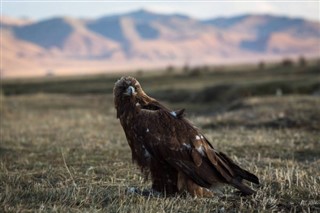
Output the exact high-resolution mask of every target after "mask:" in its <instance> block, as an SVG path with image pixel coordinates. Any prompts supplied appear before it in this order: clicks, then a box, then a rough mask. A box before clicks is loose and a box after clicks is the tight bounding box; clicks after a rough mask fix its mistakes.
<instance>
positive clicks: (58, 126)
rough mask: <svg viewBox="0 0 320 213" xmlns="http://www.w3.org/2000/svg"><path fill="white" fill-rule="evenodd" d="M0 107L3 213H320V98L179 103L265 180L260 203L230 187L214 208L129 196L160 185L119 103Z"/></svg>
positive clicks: (10, 101) (41, 101) (26, 101)
mask: <svg viewBox="0 0 320 213" xmlns="http://www.w3.org/2000/svg"><path fill="white" fill-rule="evenodd" d="M202 78H204V77H202ZM311 78H313V77H311ZM190 82H191V81H190ZM195 83H196V84H197V85H198V84H199V82H195ZM147 85H148V84H147ZM148 87H149V89H154V91H155V89H156V87H152V85H151V84H150V85H149V86H148ZM191 87H192V85H191ZM110 92H111V91H110ZM0 98H1V99H0V100H1V107H0V113H1V126H0V127H1V143H0V212H41V211H45V212H271V211H276V212H319V211H320V202H319V200H320V166H319V165H320V131H319V127H320V110H319V105H320V98H319V96H310V95H300V96H297V95H291V96H282V97H276V96H268V97H253V98H243V99H241V100H239V101H238V102H236V103H233V104H232V105H228V109H229V110H225V111H222V112H220V113H213V112H212V111H210V110H209V109H210V108H211V104H212V106H213V105H214V103H206V104H204V103H200V104H195V103H190V102H188V103H183V102H180V103H169V106H170V107H172V108H178V107H180V106H184V107H186V108H187V110H188V111H187V112H188V115H187V116H188V117H189V119H190V120H191V121H192V122H193V123H194V124H196V125H197V126H198V127H201V129H202V130H203V132H204V134H205V135H206V136H207V137H208V139H209V140H210V141H211V142H212V144H213V145H214V146H215V147H216V148H218V149H219V150H221V151H224V152H225V153H227V154H228V155H229V156H231V157H232V158H233V159H234V160H235V161H236V162H238V163H239V164H241V165H242V166H243V167H244V168H247V169H249V170H250V171H252V172H253V173H255V174H257V176H258V177H259V178H260V180H261V186H259V187H255V186H254V187H255V189H256V190H257V194H256V195H254V196H251V197H239V196H238V195H237V194H235V193H234V192H235V190H234V189H233V188H231V187H224V188H223V192H224V194H225V195H224V196H217V197H215V198H213V199H194V198H192V197H190V196H188V195H187V196H177V197H169V198H164V197H156V196H154V197H151V196H149V197H148V196H141V195H138V194H129V193H127V192H126V190H127V189H128V187H138V188H139V189H145V188H149V187H150V182H149V181H144V180H143V177H142V175H140V172H139V170H138V169H137V168H136V167H135V166H134V165H133V164H132V163H131V153H130V149H129V147H128V145H127V142H126V139H125V137H124V133H123V131H122V129H121V126H120V124H119V121H118V120H117V119H116V118H115V111H114V109H113V102H112V95H111V94H110V93H109V94H106V95H103V94H95V95H94V94H81V95H75V94H49V93H43V94H41V93H35V94H23V95H20V96H4V95H1V97H0ZM203 105H206V107H203ZM199 112H200V113H199Z"/></svg>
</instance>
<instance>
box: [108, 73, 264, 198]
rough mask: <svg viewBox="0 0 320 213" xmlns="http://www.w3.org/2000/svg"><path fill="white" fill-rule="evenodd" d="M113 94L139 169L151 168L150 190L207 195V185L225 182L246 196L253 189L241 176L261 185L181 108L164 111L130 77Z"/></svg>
mask: <svg viewBox="0 0 320 213" xmlns="http://www.w3.org/2000/svg"><path fill="white" fill-rule="evenodd" d="M129 87H130V88H129ZM128 88H129V89H130V90H128ZM126 91H127V92H126ZM128 91H129V92H128ZM126 94H130V95H129V96H127V95H126ZM114 97H115V98H114V99H115V100H114V102H115V107H116V110H117V117H118V118H119V119H120V122H121V125H122V127H123V129H124V132H125V134H126V137H127V140H128V144H129V146H130V148H131V152H132V159H133V160H134V161H135V162H137V164H138V165H139V166H140V168H141V169H142V170H150V172H151V178H152V188H153V189H154V190H157V191H160V192H164V193H166V194H167V195H169V194H175V193H177V192H181V191H183V190H186V191H188V192H189V193H191V194H192V195H193V196H207V195H212V193H210V191H209V190H208V188H210V187H214V186H216V185H219V184H220V183H228V184H231V185H232V186H234V187H236V188H238V189H240V190H241V191H242V192H243V193H244V194H246V195H248V194H252V193H253V192H254V191H253V190H252V189H250V188H249V187H248V186H246V185H245V184H244V183H242V179H246V180H248V181H251V182H253V183H259V180H258V178H257V177H256V176H255V175H253V174H251V173H250V172H248V171H246V170H244V169H242V168H240V167H239V166H238V165H236V164H235V163H234V162H233V161H232V160H231V159H230V158H229V157H227V156H226V155H225V154H223V153H221V152H217V151H216V150H215V149H214V148H213V146H212V145H211V144H210V143H209V141H208V140H207V139H206V138H205V137H204V136H203V135H202V134H201V133H200V132H199V131H198V130H197V129H196V128H195V127H194V126H193V125H191V124H190V122H189V121H188V120H186V119H185V118H184V117H183V116H184V109H182V110H178V111H172V110H170V109H168V108H167V107H165V106H164V105H162V104H161V103H159V102H158V101H157V100H156V99H154V98H151V97H149V96H148V95H147V94H146V93H145V92H144V91H143V90H142V88H141V86H140V84H139V82H138V81H137V80H136V79H134V78H132V77H124V78H122V79H120V80H119V81H118V82H117V83H116V85H115V88H114Z"/></svg>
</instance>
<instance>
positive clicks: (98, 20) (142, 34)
mask: <svg viewBox="0 0 320 213" xmlns="http://www.w3.org/2000/svg"><path fill="white" fill-rule="evenodd" d="M318 14H319V2H317V1H309V2H294V3H290V2H282V3H281V2H280V3H279V2H269V1H255V2H237V1H235V2H226V3H223V2H206V3H192V2H179V1H178V2H173V3H170V4H168V3H165V2H162V3H161V2H152V1H151V2H148V3H147V2H144V3H142V2H128V3H121V2H118V3H114V2H96V3H90V2H78V3H77V2H67V1H59V2H56V3H55V2H50V1H48V2H45V3H39V2H28V1H25V2H24V1H20V2H14V1H4V2H3V3H2V14H1V35H2V42H1V49H2V57H1V59H2V66H1V70H0V73H1V77H2V78H15V77H18V78H19V77H44V76H63V75H64V76H65V75H79V74H86V75H87V74H95V73H110V72H119V71H122V72H123V71H136V70H139V69H146V70H147V71H148V72H151V71H152V70H154V69H157V68H161V69H163V68H166V67H168V66H177V67H182V66H184V65H187V66H190V67H194V66H199V65H208V66H218V65H230V64H244V63H246V64H257V63H259V62H260V61H263V62H270V61H279V60H282V59H283V58H288V57H290V58H292V59H293V60H296V59H297V58H298V57H301V56H303V57H305V58H313V59H315V58H316V59H319V48H320V47H319V45H320V44H319V42H320V29H319V15H318Z"/></svg>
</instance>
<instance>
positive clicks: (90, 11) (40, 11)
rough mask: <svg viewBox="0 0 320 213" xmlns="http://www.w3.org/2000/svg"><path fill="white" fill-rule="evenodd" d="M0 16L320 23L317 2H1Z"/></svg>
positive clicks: (61, 0)
mask: <svg viewBox="0 0 320 213" xmlns="http://www.w3.org/2000/svg"><path fill="white" fill-rule="evenodd" d="M0 1H1V14H2V15H6V16H12V17H20V18H21V17H24V18H30V19H34V20H40V19H46V18H51V17H55V16H71V17H77V18H98V17H101V16H106V15H113V14H119V13H126V12H130V11H134V10H138V9H146V10H149V11H153V12H158V13H164V14H172V13H180V14H185V15H188V16H191V17H194V18H197V19H208V18H215V17H221V16H224V17H230V16H234V15H241V14H247V13H252V14H273V15H282V16H289V17H298V18H305V19H309V20H318V21H320V15H319V13H320V3H319V2H320V1H319V0H316V1H315V0H313V1H309V0H298V1H294V0H293V1H288V0H233V1H230V0H206V1H196V0H193V1H181V0H180V1H168V0H165V1H159V0H158V1H156V0H149V1H146V0H145V1H132V0H131V1H130V0H126V1H124V0H117V1H110V0H98V1H97V0H96V1H95V0H93V1H85V0H78V1H77V0H49V1H48V0H31V1H30V0H0Z"/></svg>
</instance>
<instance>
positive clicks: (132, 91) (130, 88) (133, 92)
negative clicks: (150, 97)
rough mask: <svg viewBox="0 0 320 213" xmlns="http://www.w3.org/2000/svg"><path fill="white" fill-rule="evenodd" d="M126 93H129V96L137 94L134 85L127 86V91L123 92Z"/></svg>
mask: <svg viewBox="0 0 320 213" xmlns="http://www.w3.org/2000/svg"><path fill="white" fill-rule="evenodd" d="M123 94H124V95H127V96H132V95H136V94H137V93H136V90H135V89H134V87H133V86H129V87H128V88H127V91H126V92H125V93H123Z"/></svg>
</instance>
